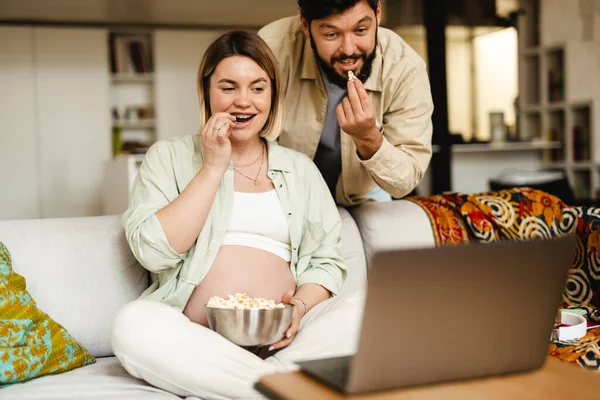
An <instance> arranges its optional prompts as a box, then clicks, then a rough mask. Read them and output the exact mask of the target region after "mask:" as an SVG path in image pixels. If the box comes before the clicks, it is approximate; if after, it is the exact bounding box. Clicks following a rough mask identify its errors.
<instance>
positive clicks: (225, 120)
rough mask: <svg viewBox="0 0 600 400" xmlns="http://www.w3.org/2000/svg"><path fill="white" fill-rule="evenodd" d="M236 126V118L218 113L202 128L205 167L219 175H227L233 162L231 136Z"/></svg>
mask: <svg viewBox="0 0 600 400" xmlns="http://www.w3.org/2000/svg"><path fill="white" fill-rule="evenodd" d="M234 124H235V117H234V116H233V115H231V114H228V113H216V114H214V115H213V116H211V117H210V119H209V120H208V121H207V122H206V125H204V128H202V131H201V132H200V136H201V137H202V144H203V146H204V165H205V166H207V167H208V168H212V169H214V170H216V171H218V172H219V173H225V171H226V170H227V168H228V167H229V161H230V160H231V141H230V140H229V135H230V134H231V130H232V128H233V126H234Z"/></svg>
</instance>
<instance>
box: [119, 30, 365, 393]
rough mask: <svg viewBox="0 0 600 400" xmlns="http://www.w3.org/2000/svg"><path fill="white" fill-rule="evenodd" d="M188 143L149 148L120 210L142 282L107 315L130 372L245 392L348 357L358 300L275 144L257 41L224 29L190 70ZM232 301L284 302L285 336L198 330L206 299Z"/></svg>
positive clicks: (332, 225)
mask: <svg viewBox="0 0 600 400" xmlns="http://www.w3.org/2000/svg"><path fill="white" fill-rule="evenodd" d="M198 97H199V102H200V114H201V120H202V122H203V124H202V127H201V129H200V132H199V134H195V135H189V136H183V137H180V138H177V139H172V140H163V141H159V142H157V143H155V144H154V145H153V146H152V147H151V148H150V150H149V151H148V153H147V154H146V156H145V157H144V161H143V163H142V166H141V168H140V171H139V173H138V176H137V178H136V180H135V183H134V187H133V192H132V197H131V201H130V205H129V208H128V210H127V211H126V212H125V214H124V215H123V218H122V220H123V224H124V227H125V232H126V236H127V241H128V242H129V245H130V246H131V249H132V251H133V253H134V254H135V256H136V258H137V260H138V261H139V262H140V263H141V264H142V265H143V266H144V267H145V268H146V269H147V270H148V271H150V272H151V277H152V285H151V286H150V287H149V288H148V289H147V290H146V291H145V292H144V293H143V294H142V296H141V297H140V299H138V300H136V301H134V302H132V303H130V304H128V305H126V306H125V307H124V308H123V309H122V310H120V311H119V313H118V314H117V316H116V317H115V321H114V323H113V330H112V347H113V351H114V354H115V355H116V356H117V357H118V359H119V360H120V362H121V364H122V365H123V367H124V368H125V369H126V370H127V371H128V372H129V373H130V374H131V375H133V376H135V377H137V378H140V379H144V380H145V381H146V382H148V383H150V384H151V385H154V386H157V387H159V388H162V389H164V390H167V391H170V392H172V393H175V394H177V395H180V396H199V397H201V398H203V399H238V398H252V397H259V395H258V393H257V392H255V391H254V390H253V388H252V386H253V384H254V383H255V382H256V381H257V380H258V378H259V377H260V376H261V375H263V374H265V373H271V372H279V371H285V370H289V369H293V368H295V367H294V361H297V360H301V359H310V358H319V357H324V356H338V355H347V354H350V353H352V352H354V350H355V348H356V343H355V342H356V335H357V330H358V325H359V323H360V318H361V315H360V314H361V311H362V297H361V296H360V295H359V294H352V295H345V296H337V294H338V292H339V290H340V287H341V285H342V283H343V281H344V278H345V275H346V269H345V263H344V259H343V257H342V251H341V243H340V241H341V236H340V235H341V233H340V231H341V221H340V216H339V213H338V211H337V208H336V206H335V203H334V201H333V198H332V197H331V195H330V192H329V190H328V187H327V185H326V183H325V181H324V180H323V178H322V177H321V175H320V173H319V171H318V169H317V168H316V166H315V165H314V164H313V162H312V161H311V160H310V159H309V158H307V157H306V156H304V155H303V154H301V153H298V152H295V151H293V150H291V149H287V148H283V147H281V146H279V145H277V143H276V142H275V139H276V138H277V136H278V135H279V133H280V130H281V125H282V122H283V101H282V88H281V82H280V81H279V72H278V70H277V65H276V61H275V59H274V57H273V55H272V53H271V51H270V49H269V48H268V46H267V45H266V44H265V43H264V42H263V41H262V39H260V38H259V37H258V36H257V35H255V34H253V33H249V32H243V31H233V32H229V33H226V34H224V35H222V36H221V37H219V38H218V39H216V40H215V41H214V42H213V43H212V44H211V45H210V46H209V48H208V49H207V51H206V53H205V54H204V57H203V59H202V62H201V64H200V68H199V70H198ZM236 292H246V293H248V295H249V296H251V297H263V298H268V299H273V300H276V301H283V302H290V303H294V304H295V305H296V307H294V308H295V311H294V317H293V318H292V322H291V325H290V327H289V328H288V329H287V331H286V333H285V336H284V337H283V338H282V339H281V340H280V341H279V342H277V343H275V344H273V345H272V346H270V348H268V349H266V348H265V349H262V351H254V352H252V351H248V350H247V349H244V348H241V347H238V346H236V345H235V344H233V343H231V342H229V341H228V340H227V339H225V338H223V337H221V336H220V335H218V334H217V333H215V332H213V331H211V330H210V329H208V328H207V318H206V314H205V310H204V306H205V304H206V303H207V301H208V299H209V298H210V297H212V296H221V297H225V296H226V295H228V294H232V293H236Z"/></svg>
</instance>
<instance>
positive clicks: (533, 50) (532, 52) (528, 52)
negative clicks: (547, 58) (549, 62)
mask: <svg viewBox="0 0 600 400" xmlns="http://www.w3.org/2000/svg"><path fill="white" fill-rule="evenodd" d="M540 52H541V49H540V47H539V46H533V47H527V48H525V49H523V55H524V56H529V57H530V56H539V55H540Z"/></svg>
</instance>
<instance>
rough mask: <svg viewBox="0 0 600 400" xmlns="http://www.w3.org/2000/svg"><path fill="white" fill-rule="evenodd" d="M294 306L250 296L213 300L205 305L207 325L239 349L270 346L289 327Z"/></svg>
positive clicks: (280, 337) (214, 298) (242, 295)
mask: <svg viewBox="0 0 600 400" xmlns="http://www.w3.org/2000/svg"><path fill="white" fill-rule="evenodd" d="M294 307H295V306H294V305H293V304H283V303H276V302H274V301H273V300H267V299H262V298H251V297H249V296H248V295H247V294H245V293H243V294H239V293H238V294H236V295H235V296H231V295H230V296H227V297H225V298H221V297H216V296H215V297H211V298H210V299H209V301H208V303H207V304H206V306H205V309H206V317H207V318H208V326H209V327H210V329H212V330H213V331H215V332H217V333H218V334H220V335H221V336H223V337H225V338H226V339H229V340H230V341H231V342H233V343H235V344H237V345H238V346H243V347H248V346H267V345H270V344H273V343H276V342H278V341H279V340H281V339H282V338H283V336H284V334H285V331H286V330H287V329H288V328H289V327H290V324H291V322H292V315H293V313H294Z"/></svg>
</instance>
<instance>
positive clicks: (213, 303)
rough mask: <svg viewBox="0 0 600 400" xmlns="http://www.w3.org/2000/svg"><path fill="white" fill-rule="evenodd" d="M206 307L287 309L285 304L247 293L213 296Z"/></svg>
mask: <svg viewBox="0 0 600 400" xmlns="http://www.w3.org/2000/svg"><path fill="white" fill-rule="evenodd" d="M206 307H212V308H230V309H234V308H235V309H241V310H273V309H275V308H285V304H283V303H277V302H275V301H274V300H270V299H265V298H262V297H255V298H252V297H250V296H248V294H247V293H236V294H235V295H231V294H229V295H227V297H219V296H213V297H211V298H210V299H208V303H206Z"/></svg>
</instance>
